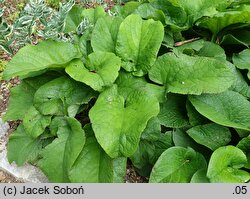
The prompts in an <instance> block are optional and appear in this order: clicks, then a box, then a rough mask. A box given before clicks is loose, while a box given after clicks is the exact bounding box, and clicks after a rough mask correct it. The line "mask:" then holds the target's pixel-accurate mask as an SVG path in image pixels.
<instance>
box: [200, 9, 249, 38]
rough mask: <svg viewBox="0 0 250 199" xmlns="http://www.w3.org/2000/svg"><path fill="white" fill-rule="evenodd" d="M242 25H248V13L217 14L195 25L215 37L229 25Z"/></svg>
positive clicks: (227, 12)
mask: <svg viewBox="0 0 250 199" xmlns="http://www.w3.org/2000/svg"><path fill="white" fill-rule="evenodd" d="M242 23H245V24H249V23H250V11H226V12H219V13H217V14H215V15H213V16H211V17H205V18H202V19H201V20H199V21H198V22H197V23H196V25H198V26H200V27H203V28H207V29H209V30H210V31H212V33H213V34H214V35H217V34H218V33H219V32H220V31H221V30H222V29H224V28H226V27H228V26H230V25H233V24H242Z"/></svg>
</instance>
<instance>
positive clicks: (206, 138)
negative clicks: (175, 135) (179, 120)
mask: <svg viewBox="0 0 250 199" xmlns="http://www.w3.org/2000/svg"><path fill="white" fill-rule="evenodd" d="M187 134H188V135H189V136H190V137H191V138H193V139H194V140H195V141H196V142H197V143H199V144H201V145H204V146H206V147H208V148H210V149H211V150H213V151H214V150H216V149H217V148H219V147H221V146H225V145H227V144H228V143H229V142H230V141H231V133H230V131H229V129H228V128H226V127H223V126H220V125H218V124H214V123H211V124H205V125H199V126H195V127H193V128H191V129H189V130H188V131H187Z"/></svg>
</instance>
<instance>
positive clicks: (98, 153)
mask: <svg viewBox="0 0 250 199" xmlns="http://www.w3.org/2000/svg"><path fill="white" fill-rule="evenodd" d="M112 177H113V169H112V159H111V158H110V157H109V156H108V155H107V154H106V153H105V152H104V151H103V149H102V148H101V146H100V145H99V144H98V142H97V141H96V139H95V138H94V137H89V138H87V140H86V144H85V146H84V148H83V150H82V152H81V154H80V155H79V157H78V158H77V160H76V162H75V164H74V165H73V167H72V169H71V170H70V172H69V178H70V181H71V182H77V183H79V182H85V183H93V182H95V183H97V182H112V180H113V179H112Z"/></svg>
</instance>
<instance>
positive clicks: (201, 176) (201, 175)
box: [190, 169, 209, 183]
mask: <svg viewBox="0 0 250 199" xmlns="http://www.w3.org/2000/svg"><path fill="white" fill-rule="evenodd" d="M190 182H191V183H209V179H208V178H207V169H200V170H198V171H196V172H195V174H194V175H193V176H192V178H191V181H190Z"/></svg>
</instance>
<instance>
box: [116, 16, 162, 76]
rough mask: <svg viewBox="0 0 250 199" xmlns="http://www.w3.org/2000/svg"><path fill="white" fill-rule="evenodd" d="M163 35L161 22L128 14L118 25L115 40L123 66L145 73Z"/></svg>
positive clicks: (141, 73)
mask: <svg viewBox="0 0 250 199" xmlns="http://www.w3.org/2000/svg"><path fill="white" fill-rule="evenodd" d="M163 36H164V29H163V25H162V24H161V22H159V21H154V20H152V19H149V20H146V21H144V20H142V18H141V17H140V16H139V15H134V14H133V15H129V16H128V17H127V18H126V19H125V20H124V21H123V22H122V23H121V25H120V28H119V32H118V35H117V42H116V52H117V54H118V55H119V56H120V57H121V58H122V61H123V65H122V66H123V68H124V69H125V70H127V71H133V72H135V73H134V74H136V75H138V76H142V75H143V74H146V73H147V72H148V70H149V69H150V68H151V66H152V65H153V63H154V62H155V60H156V56H157V53H158V50H159V48H160V45H161V42H162V40H163Z"/></svg>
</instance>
